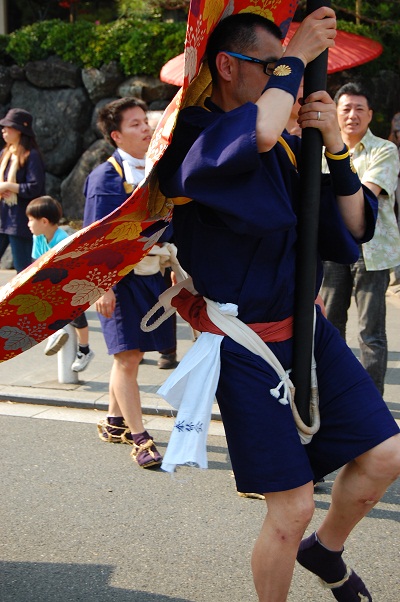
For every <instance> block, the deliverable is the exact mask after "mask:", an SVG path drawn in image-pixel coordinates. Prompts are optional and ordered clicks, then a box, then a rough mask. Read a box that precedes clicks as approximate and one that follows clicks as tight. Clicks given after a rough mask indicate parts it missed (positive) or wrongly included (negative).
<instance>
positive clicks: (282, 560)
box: [251, 482, 314, 602]
mask: <svg viewBox="0 0 400 602" xmlns="http://www.w3.org/2000/svg"><path fill="white" fill-rule="evenodd" d="M313 491H314V487H313V483H312V482H310V483H307V484H306V485H303V486H302V487H298V488H296V489H290V490H289V491H282V492H278V493H266V494H265V499H266V502H267V507H268V511H267V516H266V518H265V521H264V524H263V526H262V529H261V532H260V535H259V536H258V539H257V541H256V543H255V546H254V550H253V555H252V561H251V565H252V570H253V578H254V584H255V587H256V591H257V594H258V599H259V601H260V602H285V600H286V599H287V595H288V592H289V587H290V583H291V580H292V575H293V568H294V563H295V560H296V554H297V550H298V547H299V544H300V541H301V538H302V537H303V534H304V531H305V530H306V528H307V525H308V524H309V522H310V520H311V518H312V515H313V513H314V501H313Z"/></svg>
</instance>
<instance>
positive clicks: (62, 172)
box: [0, 57, 178, 220]
mask: <svg viewBox="0 0 400 602" xmlns="http://www.w3.org/2000/svg"><path fill="white" fill-rule="evenodd" d="M177 90H178V88H176V87H175V86H171V85H169V84H164V83H162V82H161V81H160V80H159V79H156V78H152V77H149V76H146V75H143V76H141V75H137V76H132V77H130V78H129V79H126V78H125V77H124V76H123V75H122V73H121V72H120V71H119V69H118V67H117V65H116V64H114V63H110V64H109V65H104V66H103V67H102V68H101V69H83V70H82V69H80V68H78V67H76V66H75V65H72V64H70V63H65V62H63V61H62V60H60V59H59V58H58V57H52V58H49V59H47V60H45V61H35V62H31V63H28V64H27V65H26V66H25V67H24V68H20V67H17V66H16V65H12V66H11V67H4V66H0V118H2V117H4V115H5V114H6V113H7V111H8V109H10V108H12V107H18V108H22V109H26V110H27V111H29V112H30V113H32V115H33V118H34V122H33V127H34V130H35V134H36V137H37V141H38V144H39V147H40V150H41V152H42V155H43V159H44V162H45V166H46V189H47V193H48V194H50V195H51V196H54V197H55V198H56V199H58V200H59V201H60V202H61V203H62V206H63V211H64V215H65V217H66V218H67V219H68V220H80V219H82V216H83V207H84V203H85V198H84V196H83V192H82V190H83V185H84V182H85V179H86V177H87V175H88V174H89V173H90V172H91V171H92V170H93V169H94V168H95V167H96V166H97V165H98V164H99V163H101V162H103V161H105V160H106V159H107V157H109V156H110V154H111V153H112V152H113V150H114V149H113V147H112V146H110V145H109V144H108V143H106V142H105V141H104V140H103V138H102V135H101V133H100V132H99V130H98V129H97V127H96V120H97V113H98V110H99V108H100V107H102V106H103V105H104V104H106V103H107V102H109V101H111V100H114V99H115V98H120V97H123V96H136V97H138V98H141V99H142V100H144V101H146V102H147V104H148V106H149V109H150V110H152V111H158V110H163V109H164V108H165V107H166V106H167V105H168V103H169V101H170V100H171V99H172V98H173V96H174V95H175V93H176V92H177Z"/></svg>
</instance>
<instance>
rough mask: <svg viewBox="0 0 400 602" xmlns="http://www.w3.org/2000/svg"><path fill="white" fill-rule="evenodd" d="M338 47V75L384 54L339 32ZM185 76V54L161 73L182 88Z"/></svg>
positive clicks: (334, 64)
mask: <svg viewBox="0 0 400 602" xmlns="http://www.w3.org/2000/svg"><path fill="white" fill-rule="evenodd" d="M299 25H300V23H293V22H292V23H291V24H290V27H289V31H288V33H287V35H286V38H285V44H287V43H288V42H289V40H290V39H291V38H292V37H293V35H294V33H295V31H296V30H297V28H298V26H299ZM335 43H336V46H335V47H334V48H330V49H329V51H328V73H336V72H337V71H343V70H344V69H351V68H352V67H358V66H359V65H363V64H364V63H368V62H369V61H373V60H374V59H376V58H378V56H380V55H381V54H382V52H383V46H382V45H381V44H380V43H379V42H376V41H375V40H371V39H370V38H366V37H364V36H360V35H357V34H354V33H348V32H347V31H341V30H338V32H337V36H336V40H335ZM183 76H184V54H183V53H182V54H178V56H175V57H174V58H173V59H171V60H170V61H168V62H167V63H165V65H164V66H163V68H162V69H161V71H160V79H161V81H163V82H165V83H167V84H173V85H174V86H179V87H180V86H182V83H183Z"/></svg>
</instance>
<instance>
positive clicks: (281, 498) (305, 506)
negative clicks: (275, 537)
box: [265, 484, 315, 536]
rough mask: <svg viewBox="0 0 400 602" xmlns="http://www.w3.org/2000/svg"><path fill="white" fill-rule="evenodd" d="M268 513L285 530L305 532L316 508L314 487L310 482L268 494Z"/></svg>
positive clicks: (266, 496) (288, 531) (266, 497)
mask: <svg viewBox="0 0 400 602" xmlns="http://www.w3.org/2000/svg"><path fill="white" fill-rule="evenodd" d="M265 499H266V501H267V507H268V515H269V516H270V518H271V519H272V520H274V521H275V523H276V524H277V525H279V528H280V529H281V530H282V531H283V532H287V533H294V532H295V533H300V536H301V535H302V534H303V533H304V531H305V529H306V528H307V526H308V525H309V523H310V521H311V519H312V517H313V514H314V510H315V504H314V499H313V487H312V484H309V485H307V486H304V487H299V488H298V489H292V490H290V491H287V492H280V493H278V494H268V493H267V494H266V495H265Z"/></svg>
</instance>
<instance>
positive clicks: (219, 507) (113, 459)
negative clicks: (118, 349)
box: [0, 274, 400, 602]
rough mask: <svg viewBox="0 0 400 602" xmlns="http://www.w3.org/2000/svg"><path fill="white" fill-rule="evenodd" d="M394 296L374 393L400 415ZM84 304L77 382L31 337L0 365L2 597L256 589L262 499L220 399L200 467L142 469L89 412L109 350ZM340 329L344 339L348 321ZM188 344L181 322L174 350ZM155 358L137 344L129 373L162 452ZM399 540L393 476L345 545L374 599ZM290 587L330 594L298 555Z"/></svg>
mask: <svg viewBox="0 0 400 602" xmlns="http://www.w3.org/2000/svg"><path fill="white" fill-rule="evenodd" d="M9 275H10V274H6V276H8V277H9ZM399 307H400V299H399V297H398V294H397V292H396V289H395V287H392V290H391V292H390V294H389V295H388V336H389V349H390V353H389V370H388V375H387V379H386V383H387V384H386V394H385V399H386V400H387V403H388V405H389V407H390V408H391V410H392V412H393V414H394V416H395V417H396V418H397V419H399V420H400V401H399V392H400V363H399V362H400V341H399V336H398V333H399V328H398V326H399V324H398V321H399V318H398V314H399V312H398V309H399ZM88 315H89V323H90V328H91V336H92V344H93V348H94V349H95V352H96V357H95V358H94V360H93V362H92V364H91V365H90V366H89V368H88V369H87V371H85V372H83V373H82V374H81V376H80V382H79V384H77V385H72V386H71V385H60V384H59V383H57V378H56V377H57V361H56V360H55V358H54V357H53V358H48V357H45V356H44V355H43V344H41V345H37V346H36V347H35V348H34V349H32V350H30V351H29V352H26V353H25V354H23V355H21V356H19V357H17V358H14V359H13V360H10V361H9V362H5V363H3V364H2V365H0V393H1V397H0V429H1V446H0V449H1V452H0V455H1V457H0V462H1V467H2V478H1V484H0V525H1V526H0V600H1V602H11V601H12V602H31V601H32V602H33V601H35V602H50V601H52V602H53V601H54V600H56V601H57V602H70V601H71V602H72V601H73V600H82V601H83V600H85V601H88V602H92V601H100V602H102V601H108V600H113V601H115V602H125V601H128V600H129V601H130V602H153V601H154V602H203V601H204V602H211V601H214V600H218V602H255V601H256V596H255V593H254V588H253V583H252V578H251V572H250V556H251V550H252V547H253V545H254V541H255V539H256V537H257V534H258V531H259V528H260V525H261V522H262V520H263V517H264V514H265V503H264V502H263V501H260V500H252V499H244V498H240V497H239V496H238V495H237V493H236V489H235V485H234V480H233V478H232V473H231V467H230V463H229V457H228V453H227V448H226V442H225V437H224V433H223V427H222V424H221V422H220V420H219V415H218V410H217V409H216V408H215V412H214V420H213V421H212V424H211V430H210V435H209V439H208V450H209V469H208V470H207V471H201V470H197V469H191V468H186V467H185V468H182V469H179V471H178V472H177V474H176V475H174V476H173V477H171V476H170V475H167V474H165V473H162V472H161V471H159V470H147V471H145V470H143V469H140V468H139V467H138V466H137V465H135V464H134V463H133V462H132V460H131V459H130V457H129V452H130V448H129V447H128V446H125V445H110V444H106V443H103V442H101V441H100V440H99V439H98V437H97V434H96V426H95V423H96V422H97V420H98V418H99V417H102V416H104V415H105V408H106V405H107V385H108V375H109V370H110V367H111V360H110V358H108V357H107V355H106V353H105V349H104V348H102V347H101V343H102V338H101V332H100V330H99V325H98V322H97V317H96V314H95V312H93V311H92V310H90V311H89V312H88ZM351 319H352V320H353V322H354V312H353V314H352V316H351ZM349 342H350V345H351V346H353V345H354V350H355V351H356V332H355V327H354V324H353V325H352V326H351V328H350V329H349ZM190 345H191V332H190V329H188V328H187V327H186V326H185V325H184V324H182V323H180V324H179V328H178V356H179V357H182V354H183V353H184V350H185V349H187V348H188V346H190ZM29 354H31V355H29ZM156 361H157V354H148V355H147V356H146V361H145V363H144V364H143V365H142V366H141V368H140V375H139V383H140V389H141V394H142V399H143V408H144V412H145V420H146V427H147V428H149V430H151V433H152V434H153V435H154V436H155V439H156V441H157V444H158V447H159V449H160V451H161V452H164V451H165V447H166V444H167V441H168V438H169V433H170V431H171V429H172V425H173V418H172V417H171V412H170V409H169V408H168V406H167V404H164V402H162V401H161V400H160V399H159V398H158V396H157V393H156V390H157V388H158V386H159V384H161V382H163V380H164V379H165V378H166V376H167V375H168V374H169V371H161V370H158V369H157V367H156ZM333 478H334V475H329V477H328V478H327V480H326V483H325V484H323V485H321V486H320V487H319V489H318V490H317V491H316V493H315V502H316V512H315V516H314V519H313V521H312V524H311V525H310V527H309V529H308V531H307V532H308V533H310V532H311V531H312V530H314V529H315V528H316V526H317V525H318V524H319V523H320V521H321V519H322V517H323V516H324V514H325V513H326V511H327V509H328V506H329V500H330V495H329V494H330V490H331V485H332V481H333ZM399 550H400V483H399V482H397V483H395V484H394V485H392V486H391V487H390V489H389V490H388V492H387V494H386V495H385V497H384V498H383V500H382V501H381V502H380V504H379V505H378V506H377V507H376V508H375V509H373V510H372V511H371V513H370V515H369V516H368V517H367V518H366V519H365V520H364V521H363V522H362V523H361V524H360V525H359V526H358V527H357V528H356V530H355V531H354V532H353V533H352V535H351V536H350V538H349V541H348V543H347V546H346V560H347V561H348V563H349V565H350V566H352V567H354V569H355V570H356V571H357V572H358V573H359V574H360V575H362V576H363V578H364V580H365V582H366V583H367V584H368V586H369V589H370V590H371V593H372V595H373V600H374V602H398V601H399V600H400V595H399V591H400V577H399V570H400V569H399V567H400V563H399V560H400V553H399ZM288 600H289V602H303V601H307V602H325V601H326V602H328V601H329V600H333V596H332V594H331V593H330V592H327V591H325V590H324V589H322V587H321V586H320V585H319V584H318V581H317V579H315V578H314V577H313V576H312V575H311V574H308V573H307V572H306V571H304V570H303V569H302V568H301V567H296V570H295V575H294V579H293V583H292V586H291V591H290V595H289V598H288Z"/></svg>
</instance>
